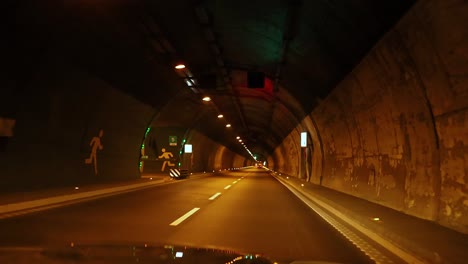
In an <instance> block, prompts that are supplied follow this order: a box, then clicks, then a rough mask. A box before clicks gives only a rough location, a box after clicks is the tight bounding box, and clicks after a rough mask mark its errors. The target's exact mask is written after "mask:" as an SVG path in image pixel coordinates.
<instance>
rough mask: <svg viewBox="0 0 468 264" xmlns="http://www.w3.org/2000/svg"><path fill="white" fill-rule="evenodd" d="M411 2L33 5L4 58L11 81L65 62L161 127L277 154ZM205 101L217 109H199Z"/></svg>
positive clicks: (19, 18) (15, 25) (21, 11)
mask: <svg viewBox="0 0 468 264" xmlns="http://www.w3.org/2000/svg"><path fill="white" fill-rule="evenodd" d="M413 3H414V1H407V0H398V1H397V0H385V1H384V0H382V1H374V0H356V1H338V0H335V1H298V0H291V1H287V0H248V1H246V0H240V1H215V0H204V1H203V0H200V1H193V0H174V1H149V0H148V1H145V0H131V1H130V0H116V1H99V3H97V2H96V1H90V0H81V1H65V2H62V1H47V2H43V1H40V2H39V1H37V2H36V1H24V2H21V3H15V4H12V5H8V8H12V9H14V8H15V7H16V11H12V12H11V14H14V15H15V19H9V20H11V21H13V22H11V24H8V25H7V26H8V27H9V28H10V29H13V30H10V31H8V33H6V34H9V35H8V36H7V38H6V39H10V40H11V41H10V42H9V43H8V46H7V47H6V48H5V49H4V51H3V53H2V54H4V55H5V56H4V59H5V60H7V62H11V63H10V64H11V65H12V67H11V68H10V69H8V74H13V75H15V76H21V78H22V79H24V80H27V79H28V78H31V76H28V74H29V75H31V74H33V73H32V72H33V69H34V68H36V67H40V65H41V63H43V61H44V60H46V59H48V60H54V59H60V60H62V61H67V62H69V63H70V64H73V65H74V66H75V67H78V68H80V69H82V70H84V71H87V72H89V73H91V74H93V75H95V76H96V77H98V78H100V79H102V80H103V81H105V82H108V83H109V84H111V85H112V86H114V87H115V88H117V89H120V90H122V91H124V92H126V93H128V94H130V95H132V96H133V97H135V98H136V99H138V100H140V101H142V102H144V103H146V104H148V105H151V106H153V107H154V108H155V109H156V110H161V109H163V111H162V112H161V113H160V115H159V116H158V119H156V120H155V122H163V123H166V124H178V125H181V126H184V127H189V128H193V129H197V130H199V131H200V132H201V133H203V134H205V135H206V136H208V137H210V138H212V139H213V140H214V141H216V142H219V143H221V144H223V145H225V146H227V147H229V148H231V149H233V150H235V151H236V152H238V153H241V154H245V150H244V149H243V148H242V146H241V145H240V144H238V142H237V141H236V140H235V136H236V135H240V136H242V137H245V140H246V141H247V142H246V143H250V144H254V145H255V146H252V148H253V147H255V148H258V151H259V152H262V153H265V155H268V154H271V153H272V151H273V150H274V149H275V147H276V146H278V144H280V143H281V142H282V140H284V138H285V137H286V136H287V135H288V134H289V133H290V132H291V131H292V129H294V128H295V127H296V126H297V124H298V123H297V122H300V121H301V119H302V118H303V117H304V116H305V115H306V114H308V113H310V111H311V110H312V109H313V108H314V107H315V106H316V104H317V102H319V101H320V100H321V99H323V98H324V97H326V96H327V94H329V92H330V91H331V90H332V89H333V87H335V86H336V85H337V83H338V82H340V81H341V80H342V79H343V78H344V77H345V75H346V74H347V73H348V72H349V71H350V70H351V69H352V68H353V67H354V66H355V65H356V64H357V63H358V62H359V60H360V59H361V58H362V57H363V56H364V55H365V54H366V53H367V52H368V51H369V50H370V49H371V48H372V46H373V45H374V44H375V43H376V41H377V40H378V39H379V38H380V37H382V36H383V34H385V33H386V31H388V30H389V29H390V28H391V27H392V26H393V25H394V24H395V23H396V21H397V20H398V19H399V18H400V17H401V16H402V15H403V14H404V12H406V10H408V9H409V7H410V6H411V5H412V4H413ZM18 7H20V8H18ZM32 43H34V45H33V44H32ZM12 47H15V48H12ZM5 50H12V52H5ZM53 56H55V57H53ZM177 61H184V62H185V64H186V65H187V66H188V67H189V69H190V71H191V72H192V73H193V74H194V76H195V78H197V76H198V77H200V78H201V76H204V75H206V74H214V75H215V76H216V78H217V80H218V85H217V86H216V87H199V91H200V93H194V92H192V91H191V90H189V89H188V88H187V86H186V85H185V83H184V82H183V80H182V79H181V77H180V76H179V75H178V74H177V73H176V72H175V70H174V68H173V66H174V63H175V62H177ZM23 65H28V66H27V67H29V68H30V69H28V68H25V66H23ZM246 71H260V72H264V73H265V74H266V76H267V77H268V80H269V83H268V85H269V87H268V88H264V89H249V88H247V87H246V83H247V82H246V81H245V78H246V77H245V76H246ZM219 80H222V81H221V84H220V85H219ZM19 85H21V84H19ZM277 87H279V88H278V89H277ZM19 89H21V87H19ZM205 93H206V94H209V95H210V96H212V98H213V102H212V104H213V105H211V106H210V105H207V104H205V103H203V102H201V100H200V99H201V96H202V95H203V94H205ZM171 98H172V99H171ZM176 112H177V114H174V113H176ZM219 112H221V113H222V114H224V115H225V116H226V120H228V121H229V122H230V123H232V125H233V127H232V128H231V129H230V130H229V129H226V128H225V127H224V125H225V123H223V122H222V121H221V120H218V119H217V118H216V115H217V114H218V113H219Z"/></svg>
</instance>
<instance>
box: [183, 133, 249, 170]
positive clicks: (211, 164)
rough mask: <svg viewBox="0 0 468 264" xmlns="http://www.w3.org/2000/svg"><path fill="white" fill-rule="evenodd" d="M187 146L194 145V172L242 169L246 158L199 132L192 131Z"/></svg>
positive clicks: (188, 136)
mask: <svg viewBox="0 0 468 264" xmlns="http://www.w3.org/2000/svg"><path fill="white" fill-rule="evenodd" d="M187 144H192V148H193V153H192V171H193V172H204V171H206V172H209V171H211V172H212V171H217V170H220V169H227V168H231V167H236V166H238V167H241V166H243V164H244V162H245V158H244V157H242V156H240V155H239V154H237V153H234V152H232V151H231V150H229V149H227V148H226V147H224V146H222V145H220V144H219V143H217V142H215V141H213V140H211V139H210V138H208V137H207V136H205V135H203V134H201V133H200V132H198V131H197V130H190V131H189V132H188V135H187Z"/></svg>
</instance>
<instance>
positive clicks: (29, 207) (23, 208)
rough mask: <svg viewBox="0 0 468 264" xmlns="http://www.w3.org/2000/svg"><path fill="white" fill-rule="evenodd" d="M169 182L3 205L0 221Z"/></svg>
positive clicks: (119, 187)
mask: <svg viewBox="0 0 468 264" xmlns="http://www.w3.org/2000/svg"><path fill="white" fill-rule="evenodd" d="M169 182H170V181H167V180H165V179H161V180H151V181H148V182H144V183H135V184H130V185H124V186H117V187H109V188H105V189H99V190H93V191H86V192H80V193H74V194H67V195H57V196H53V197H47V198H41V199H36V200H30V201H24V202H17V203H9V204H3V205H0V219H5V218H9V217H13V216H18V215H24V214H27V213H31V212H37V211H43V210H47V209H51V208H56V207H60V206H65V205H69V204H74V203H79V202H83V201H88V200H94V199H98V198H102V197H107V196H112V195H118V194H122V193H126V192H132V191H137V190H142V189H146V188H150V187H153V186H156V185H161V184H163V183H169Z"/></svg>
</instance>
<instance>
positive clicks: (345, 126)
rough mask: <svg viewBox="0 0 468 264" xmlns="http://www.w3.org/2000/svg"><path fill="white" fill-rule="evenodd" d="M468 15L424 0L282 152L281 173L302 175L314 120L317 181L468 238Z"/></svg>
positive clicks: (458, 6)
mask: <svg viewBox="0 0 468 264" xmlns="http://www.w3.org/2000/svg"><path fill="white" fill-rule="evenodd" d="M467 13H468V3H466V1H465V2H464V1H445V0H431V1H419V2H418V3H416V4H415V5H414V7H413V8H412V9H411V10H410V11H409V12H408V13H407V14H406V15H405V16H404V17H403V18H402V19H401V20H400V21H399V23H398V24H397V25H396V26H395V27H394V28H393V29H392V30H390V31H389V32H388V33H387V34H386V35H385V36H384V37H383V38H382V39H381V40H380V41H379V42H378V43H377V45H376V46H375V47H374V48H373V49H372V51H370V52H369V54H367V56H366V57H365V58H364V59H363V60H362V61H361V63H360V64H359V65H358V66H357V67H356V68H355V69H354V70H353V71H352V72H351V73H350V74H349V75H348V76H347V77H346V78H345V79H344V80H343V81H342V82H341V83H340V84H339V85H338V86H337V87H336V88H335V89H334V90H333V92H332V93H331V94H330V95H329V96H328V97H327V98H326V99H325V100H323V101H322V102H321V104H320V105H319V106H318V107H317V108H316V109H314V110H313V112H312V113H311V114H310V116H309V117H308V118H306V119H305V120H304V121H303V124H300V125H298V127H297V129H296V130H295V131H293V132H292V133H291V134H290V135H289V137H288V138H286V139H285V141H284V142H283V143H282V144H281V146H279V147H278V148H277V150H276V152H275V155H274V156H275V157H271V158H270V159H271V160H272V161H273V160H275V159H276V160H279V162H277V164H275V169H276V170H279V171H284V172H286V173H290V174H292V175H298V174H297V173H298V171H297V169H295V166H294V165H291V164H299V162H300V156H299V155H298V154H297V153H299V151H298V150H297V149H294V148H298V147H297V144H296V143H295V142H299V136H298V133H297V131H299V130H302V129H304V123H310V121H313V122H312V123H313V124H315V125H316V128H317V131H314V130H310V126H309V128H308V131H309V133H310V134H311V135H314V133H316V132H318V133H319V134H317V135H316V136H313V138H314V139H313V141H314V145H316V146H317V144H318V146H320V143H323V159H322V160H320V161H319V160H318V159H321V158H320V157H321V156H322V153H321V150H320V147H314V152H313V153H314V154H313V155H314V157H317V158H314V159H313V161H314V166H319V164H321V163H322V164H323V169H322V170H318V169H313V176H312V178H311V181H313V182H314V183H317V182H318V181H317V179H319V178H320V176H323V181H322V184H323V185H324V186H326V187H328V188H332V189H335V190H338V191H341V192H345V193H348V194H351V195H354V196H358V197H361V198H364V199H367V200H369V201H372V202H376V203H379V204H382V205H385V206H388V207H390V208H394V209H396V210H399V211H402V212H404V213H407V214H410V215H413V216H416V217H420V218H423V219H428V220H431V221H435V222H438V223H440V224H442V225H444V226H446V227H449V228H452V229H454V230H458V231H460V232H462V233H468V195H467V192H468V190H467V189H468V188H467V186H468V185H467V182H468V77H467V76H468V56H467V55H466V54H468V27H466V25H468V16H466V14H467ZM283 154H285V155H283ZM278 157H283V158H278ZM286 159H287V160H286Z"/></svg>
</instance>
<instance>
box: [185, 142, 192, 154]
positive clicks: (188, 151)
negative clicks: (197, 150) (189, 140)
mask: <svg viewBox="0 0 468 264" xmlns="http://www.w3.org/2000/svg"><path fill="white" fill-rule="evenodd" d="M184 152H185V153H192V144H185V145H184Z"/></svg>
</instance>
